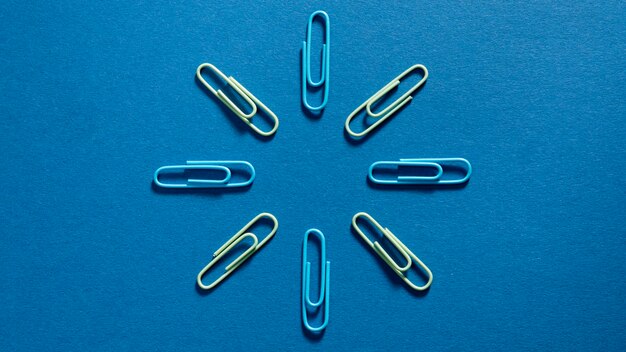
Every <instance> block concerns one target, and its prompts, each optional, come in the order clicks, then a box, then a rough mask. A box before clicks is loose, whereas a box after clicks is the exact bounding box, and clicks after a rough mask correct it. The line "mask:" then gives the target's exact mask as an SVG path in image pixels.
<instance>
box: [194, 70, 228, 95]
mask: <svg viewBox="0 0 626 352" xmlns="http://www.w3.org/2000/svg"><path fill="white" fill-rule="evenodd" d="M205 68H208V69H210V70H211V71H213V72H214V73H215V74H217V75H218V76H219V77H220V78H221V79H223V80H224V81H227V82H228V77H226V75H225V74H224V73H222V71H220V70H219V69H218V68H217V67H215V65H213V64H210V63H206V62H205V63H203V64H200V66H198V68H197V69H196V78H197V79H198V80H199V81H200V83H202V85H204V86H205V87H206V88H207V89H208V90H209V91H210V92H211V93H213V94H214V95H217V93H218V91H217V90H216V89H215V88H213V87H212V86H211V85H210V84H209V82H207V81H206V80H205V79H204V77H202V70H204V69H205Z"/></svg>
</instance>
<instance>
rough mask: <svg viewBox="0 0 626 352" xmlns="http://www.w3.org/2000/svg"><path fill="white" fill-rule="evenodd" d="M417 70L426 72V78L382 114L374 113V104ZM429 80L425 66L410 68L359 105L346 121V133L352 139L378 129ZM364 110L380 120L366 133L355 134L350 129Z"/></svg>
mask: <svg viewBox="0 0 626 352" xmlns="http://www.w3.org/2000/svg"><path fill="white" fill-rule="evenodd" d="M416 69H420V70H422V72H424V77H422V79H421V80H420V81H419V82H417V84H416V85H414V86H413V87H412V88H411V89H409V90H408V91H407V92H406V93H404V94H402V96H401V97H400V98H398V99H396V100H395V101H394V102H393V103H391V104H389V106H387V107H386V108H384V109H383V110H381V111H380V112H377V113H374V112H372V104H374V103H376V102H377V101H378V100H379V99H381V98H382V97H383V96H384V95H385V94H387V93H388V92H389V91H391V90H392V89H394V88H395V87H397V86H398V85H399V84H400V80H401V79H402V78H403V77H405V76H406V75H408V74H409V73H411V72H412V71H414V70H416ZM427 78H428V70H427V69H426V67H425V66H424V65H420V64H417V65H413V66H411V67H409V68H408V69H407V70H406V71H404V72H402V73H401V74H400V75H399V76H398V77H396V78H394V79H393V80H392V81H391V82H389V83H387V85H385V86H384V87H383V88H382V89H381V90H379V91H378V92H377V93H376V94H374V95H373V96H372V97H371V98H369V99H367V100H366V101H365V102H364V103H363V104H361V105H359V107H358V108H356V110H354V111H353V112H352V113H351V114H350V116H348V118H347V119H346V124H345V128H346V131H347V132H348V133H349V134H350V135H351V136H352V137H355V138H358V137H363V136H365V135H366V134H368V133H370V132H371V131H372V130H373V129H375V128H376V127H378V125H380V124H381V123H383V122H384V121H385V120H387V119H388V118H389V117H391V115H393V114H394V113H395V112H396V111H398V110H399V109H400V108H401V107H403V106H404V105H406V104H407V103H408V102H409V101H411V99H413V97H412V96H411V94H413V92H415V91H416V90H417V89H418V88H419V87H421V86H422V85H423V84H424V82H426V79H427ZM363 108H365V110H366V111H367V114H368V115H369V116H371V117H374V118H378V120H377V121H376V122H374V123H373V124H371V125H370V126H369V127H367V128H366V129H365V130H364V131H362V132H354V131H352V130H351V129H350V122H351V121H352V119H353V118H354V117H355V116H356V115H357V114H358V113H359V112H360V111H361V110H363ZM381 116H382V117H381Z"/></svg>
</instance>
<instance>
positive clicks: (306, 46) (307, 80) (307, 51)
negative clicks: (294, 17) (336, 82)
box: [302, 10, 330, 111]
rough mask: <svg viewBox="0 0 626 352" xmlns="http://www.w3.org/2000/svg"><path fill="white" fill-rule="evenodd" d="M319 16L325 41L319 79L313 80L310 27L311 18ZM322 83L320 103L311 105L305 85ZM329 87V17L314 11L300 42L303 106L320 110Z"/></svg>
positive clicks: (325, 101)
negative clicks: (303, 38) (304, 39)
mask: <svg viewBox="0 0 626 352" xmlns="http://www.w3.org/2000/svg"><path fill="white" fill-rule="evenodd" d="M315 16H319V17H321V18H322V19H323V20H324V35H325V43H324V44H323V46H322V67H321V70H320V71H321V72H320V80H319V81H317V82H315V81H313V79H312V74H311V27H312V26H313V19H314V18H315ZM322 84H323V85H324V98H323V100H322V102H321V103H320V105H318V106H311V105H310V104H309V103H308V101H307V98H306V96H307V86H308V85H310V86H312V87H319V86H321V85H322ZM329 87H330V19H329V17H328V14H327V13H326V12H324V11H321V10H320V11H315V12H313V13H312V14H311V16H310V17H309V22H308V24H307V34H306V41H304V42H302V102H303V104H304V106H305V107H306V108H307V109H309V110H311V111H318V110H322V109H323V108H324V107H325V106H326V103H327V102H328V91H329Z"/></svg>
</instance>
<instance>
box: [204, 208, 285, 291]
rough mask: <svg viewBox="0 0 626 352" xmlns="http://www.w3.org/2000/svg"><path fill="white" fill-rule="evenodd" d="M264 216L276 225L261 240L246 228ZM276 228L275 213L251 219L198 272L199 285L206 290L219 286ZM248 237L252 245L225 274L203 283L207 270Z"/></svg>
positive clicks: (269, 237) (227, 268)
mask: <svg viewBox="0 0 626 352" xmlns="http://www.w3.org/2000/svg"><path fill="white" fill-rule="evenodd" d="M263 217H265V218H268V219H271V220H272V222H273V223H274V227H273V228H272V231H271V232H270V234H269V235H267V236H266V237H265V238H264V239H263V241H261V242H259V239H258V238H257V237H256V235H255V234H253V233H250V232H246V230H248V229H249V228H250V227H252V225H254V223H256V222H257V221H258V220H259V219H260V218H263ZM276 230H278V220H276V217H275V216H274V215H272V214H270V213H261V214H259V215H257V216H255V217H254V219H252V220H250V222H249V223H247V224H246V226H244V227H243V228H242V229H241V230H239V231H238V232H237V233H236V234H235V235H234V236H233V237H232V238H231V239H229V240H228V241H227V242H226V243H224V244H223V245H222V246H221V247H220V248H219V249H218V250H217V251H215V253H213V260H211V262H210V263H209V264H207V266H205V267H204V268H203V269H202V270H200V273H199V274H198V277H197V279H196V282H197V283H198V286H200V288H202V289H204V290H210V289H212V288H213V287H215V286H217V285H218V284H219V283H220V282H222V280H224V279H225V278H226V277H227V276H228V275H230V274H232V272H233V271H235V269H237V268H238V267H239V266H240V265H241V264H243V262H245V261H246V259H248V258H249V257H250V256H251V255H252V254H254V253H255V252H256V251H258V250H259V249H260V248H261V247H262V246H263V245H264V244H265V243H266V242H267V241H269V240H270V239H271V238H272V237H273V236H274V234H275V233H276ZM246 238H251V239H252V241H253V243H252V246H250V248H248V249H246V251H245V252H243V253H242V254H241V255H239V256H238V257H237V259H235V260H234V261H233V262H232V263H230V264H228V265H227V266H226V271H225V272H224V274H222V276H220V277H219V278H217V279H216V280H215V281H213V282H212V283H211V284H210V285H205V284H203V283H202V277H203V276H204V275H205V274H206V272H207V271H208V270H209V269H211V267H212V266H213V265H215V264H216V263H217V262H218V261H219V260H220V258H222V257H223V256H224V255H225V254H226V253H228V251H230V250H231V249H233V247H235V246H236V245H237V244H238V243H239V242H241V241H243V240H244V239H246Z"/></svg>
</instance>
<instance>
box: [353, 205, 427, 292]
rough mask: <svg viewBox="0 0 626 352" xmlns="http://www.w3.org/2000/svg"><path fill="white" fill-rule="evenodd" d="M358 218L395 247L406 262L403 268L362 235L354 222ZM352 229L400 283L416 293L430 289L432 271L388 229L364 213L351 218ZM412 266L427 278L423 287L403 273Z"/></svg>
mask: <svg viewBox="0 0 626 352" xmlns="http://www.w3.org/2000/svg"><path fill="white" fill-rule="evenodd" d="M360 217H363V218H365V219H366V220H367V221H368V222H369V223H370V224H371V225H372V226H373V227H375V228H376V229H378V231H380V232H381V233H382V234H383V236H384V237H386V238H387V239H388V240H389V242H391V244H392V245H393V246H394V247H396V250H398V252H399V253H400V254H401V255H402V257H403V258H404V260H406V265H405V266H402V267H401V266H400V265H398V263H396V261H395V260H393V258H391V256H389V254H388V253H387V251H385V249H384V248H383V247H382V246H381V245H380V244H379V243H378V241H374V242H372V241H370V239H369V238H367V236H366V235H365V234H364V233H363V231H362V230H361V229H360V228H359V226H358V225H357V224H356V221H357V220H358V219H359V218H360ZM352 227H353V228H354V230H355V231H356V232H357V233H358V234H359V235H360V236H361V238H363V240H364V241H365V243H367V245H369V246H370V247H371V248H372V249H373V250H374V252H376V254H378V256H379V257H380V258H381V259H382V260H383V261H384V262H385V263H387V265H389V267H391V269H392V270H393V271H394V272H395V273H396V274H397V275H398V276H399V277H400V278H401V279H402V281H404V282H405V283H406V284H407V285H409V286H410V287H411V288H412V289H414V290H417V291H424V290H426V289H427V288H429V287H430V285H431V284H432V282H433V273H432V271H430V269H428V267H427V266H426V264H424V263H423V262H422V261H421V260H420V259H419V258H418V257H417V256H416V255H415V254H413V252H411V251H410V250H409V249H408V248H407V246H405V245H404V243H402V242H401V241H400V240H399V239H398V237H396V235H394V234H393V233H392V232H391V231H390V230H389V229H388V228H386V227H382V226H381V225H380V224H379V223H378V221H376V220H374V218H373V217H372V216H371V215H370V214H368V213H364V212H360V213H356V214H355V215H354V217H353V218H352ZM412 264H417V266H419V267H420V268H421V269H422V272H423V273H424V274H425V275H426V276H427V277H428V281H427V282H426V283H425V284H424V285H422V286H417V285H415V284H414V283H412V282H411V280H409V279H408V278H407V277H406V274H405V273H406V272H407V271H408V270H409V268H411V265H412Z"/></svg>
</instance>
